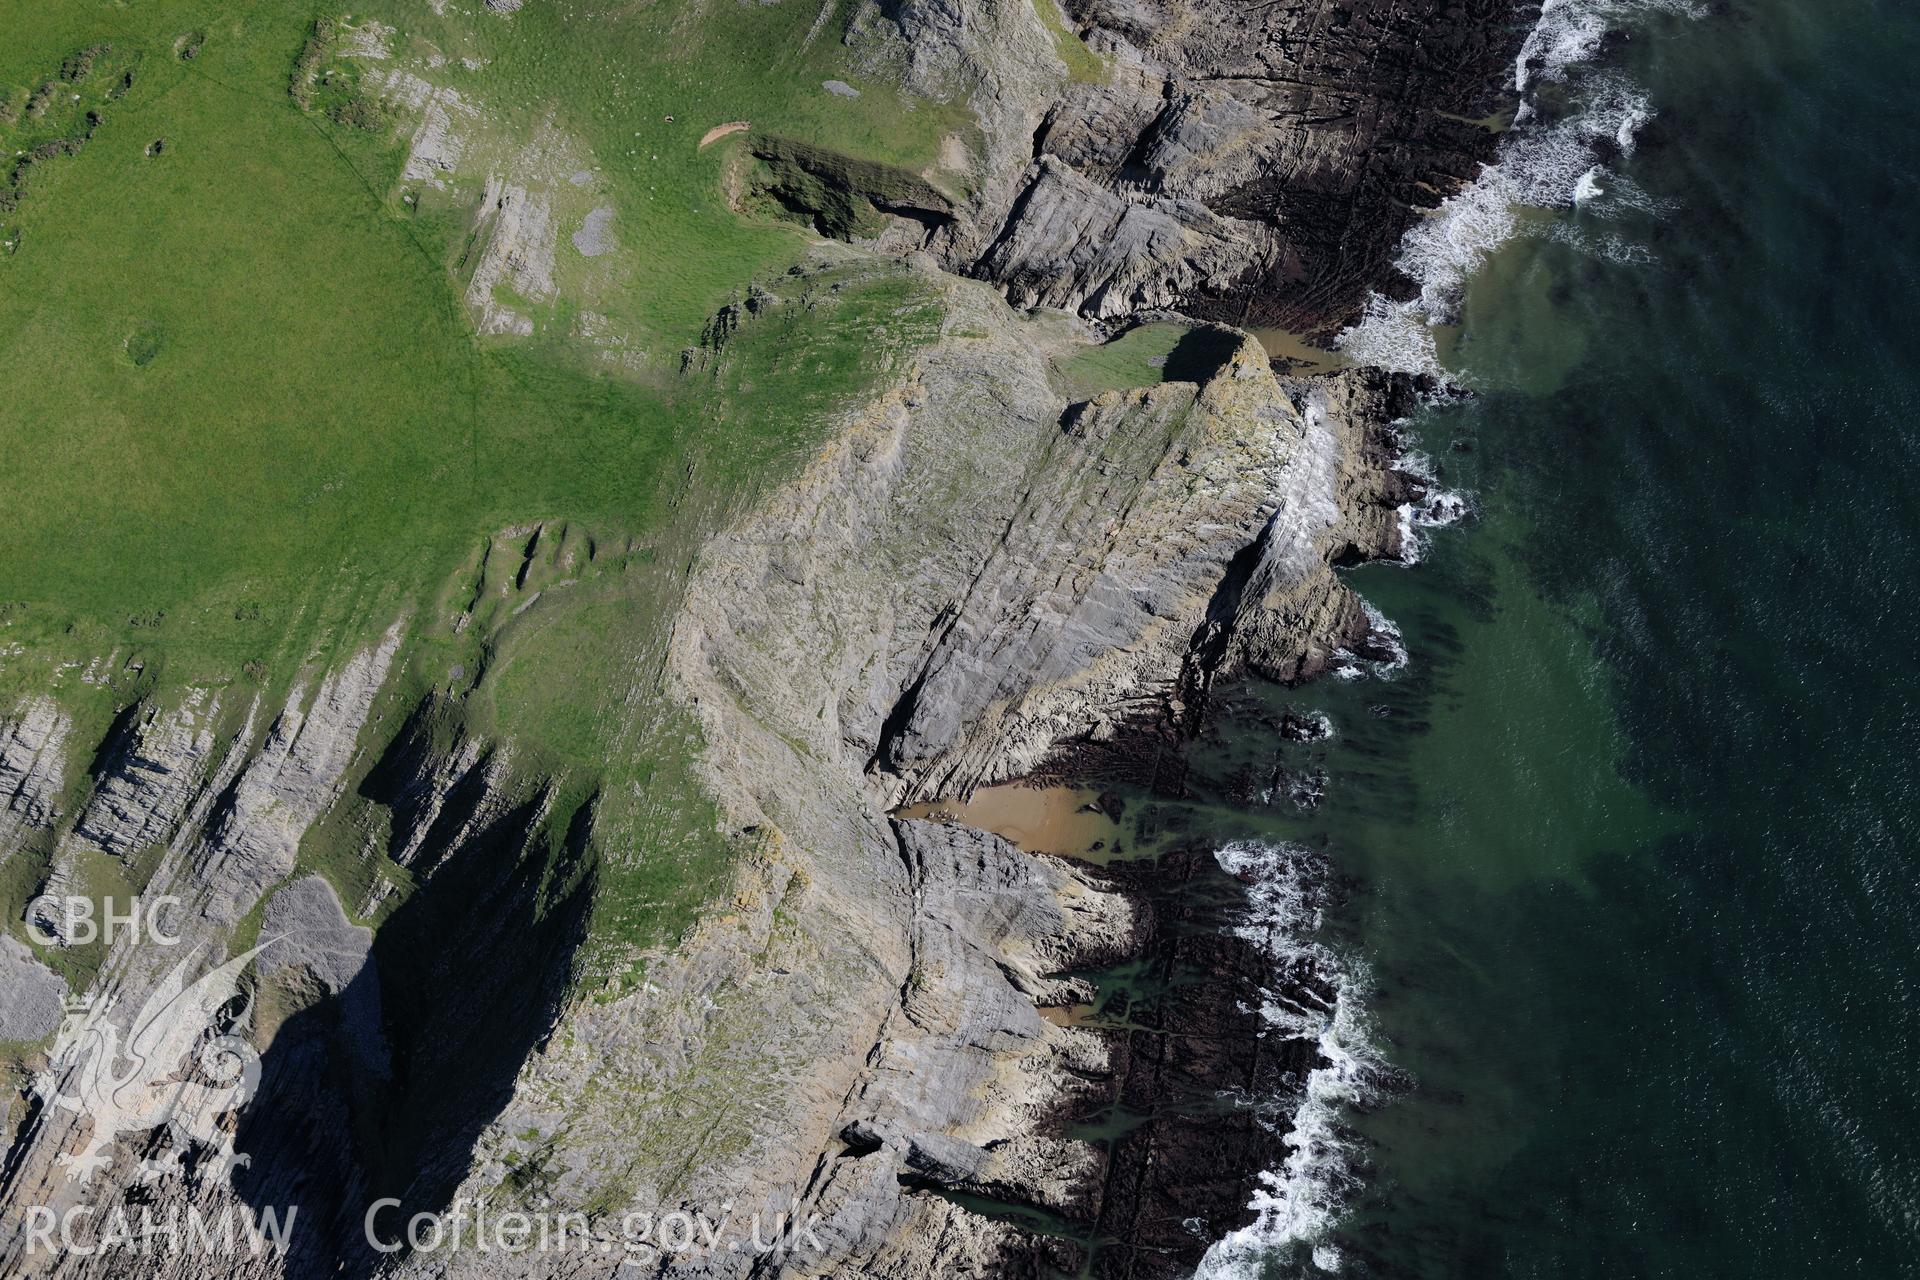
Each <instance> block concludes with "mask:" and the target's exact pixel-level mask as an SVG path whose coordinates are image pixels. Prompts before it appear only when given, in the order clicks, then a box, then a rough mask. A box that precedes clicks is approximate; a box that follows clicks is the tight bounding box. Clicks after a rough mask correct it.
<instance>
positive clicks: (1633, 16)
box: [1335, 0, 1698, 379]
mask: <svg viewBox="0 0 1920 1280" xmlns="http://www.w3.org/2000/svg"><path fill="white" fill-rule="evenodd" d="M1697 12H1698V10H1697V9H1696V7H1695V6H1694V4H1693V3H1692V2H1691V0H1546V2H1545V3H1544V4H1543V5H1542V6H1541V12H1540V21H1539V23H1538V24H1537V25H1536V26H1535V27H1534V29H1533V31H1532V32H1531V33H1530V34H1529V35H1528V36H1527V39H1526V42H1525V44H1524V45H1523V46H1522V48H1521V50H1520V55H1519V57H1518V58H1517V59H1516V60H1515V62H1514V71H1513V85H1514V88H1515V89H1516V90H1517V91H1518V92H1519V93H1520V94H1521V95H1522V99H1521V104H1520V109H1519V111H1518V113H1517V114H1516V116H1515V118H1514V125H1513V128H1512V130H1511V131H1510V132H1509V133H1508V134H1507V135H1506V137H1505V138H1504V139H1503V141H1502V145H1501V148H1500V155H1499V158H1498V159H1497V160H1496V161H1495V162H1494V163H1492V164H1490V165H1488V166H1486V168H1484V169H1482V170H1481V172H1480V176H1479V177H1478V178H1476V179H1475V180H1474V181H1473V182H1472V183H1471V184H1469V185H1468V186H1467V187H1465V188H1464V189H1462V190H1461V191H1459V192H1457V193H1456V194H1454V195H1453V196H1451V197H1449V198H1448V199H1447V200H1445V201H1444V202H1442V204H1441V205H1440V207H1439V208H1437V209H1435V210H1433V212H1431V213H1429V214H1428V215H1427V216H1426V217H1424V218H1423V219H1421V221H1419V222H1418V223H1416V224H1415V225H1414V226H1413V227H1412V228H1411V229H1409V230H1408V232H1407V234H1406V237H1405V238H1404V239H1403V240H1402V241H1401V245H1400V257H1399V258H1398V259H1397V260H1396V261H1395V263H1394V266H1395V268H1396V269H1397V270H1398V271H1399V272H1400V273H1401V274H1402V275H1405V276H1406V277H1408V278H1409V279H1411V280H1412V281H1413V282H1414V283H1415V284H1417V285H1419V287H1420V292H1419V294H1418V296H1416V297H1414V298H1412V299H1410V300H1408V301H1405V302H1395V301H1393V300H1392V299H1389V298H1387V297H1384V296H1382V295H1380V294H1377V293H1376V294H1374V295H1372V296H1371V297H1370V298H1368V300H1367V305H1366V309H1365V311H1364V313H1363V314H1362V315H1361V318H1360V319H1359V321H1358V322H1356V323H1355V324H1354V325H1353V327H1351V328H1349V329H1347V330H1346V331H1345V332H1344V333H1342V334H1341V335H1340V337H1339V338H1338V340H1337V341H1336V344H1335V345H1337V346H1338V347H1339V348H1340V350H1341V351H1343V352H1345V353H1346V354H1347V355H1348V356H1349V357H1351V358H1352V359H1354V360H1357V361H1359V362H1360V363H1362V364H1370V365H1376V366H1378V367H1380V368H1383V369H1390V370H1394V371H1396V372H1401V373H1421V374H1427V375H1429V376H1431V377H1434V378H1439V379H1444V378H1445V376H1446V375H1445V372H1444V370H1442V369H1441V367H1440V361H1439V357H1438V353H1437V351H1436V350H1435V347H1434V339H1433V332H1432V326H1434V325H1436V324H1441V325H1444V324H1452V323H1454V322H1455V321H1456V320H1457V319H1458V308H1459V303H1460V297H1461V294H1462V292H1463V291H1464V290H1465V288H1466V284H1467V281H1468V280H1469V279H1471V278H1472V276H1473V274H1474V273H1475V272H1476V271H1478V270H1479V269H1480V268H1481V267H1482V266H1483V265H1484V264H1485V263H1486V261H1487V259H1488V258H1489V257H1490V256H1491V255H1492V254H1493V252H1494V251H1495V250H1497V249H1498V248H1499V247H1500V246H1501V245H1503V244H1505V243H1506V242H1507V241H1509V240H1511V239H1513V238H1514V237H1515V236H1516V235H1520V234H1523V233H1525V232H1527V231H1529V230H1531V229H1534V228H1536V227H1537V226H1538V225H1539V224H1538V221H1537V220H1530V219H1529V218H1528V216H1527V215H1528V212H1529V211H1530V210H1545V209H1567V208H1572V207H1573V206H1575V205H1576V204H1578V205H1581V206H1582V207H1585V208H1592V207H1594V206H1595V204H1596V203H1597V202H1598V201H1599V200H1600V198H1601V197H1602V196H1609V195H1617V196H1619V197H1620V198H1621V199H1622V201H1623V203H1625V204H1627V205H1628V206H1630V207H1634V208H1650V207H1651V202H1650V201H1647V200H1646V198H1645V196H1644V194H1642V193H1639V192H1638V191H1637V189H1636V188H1633V187H1632V185H1631V184H1629V183H1624V182H1622V181H1620V180H1618V179H1615V178H1613V177H1612V176H1611V175H1610V174H1609V173H1608V171H1607V169H1606V167H1605V164H1604V162H1603V160H1602V152H1603V150H1605V149H1607V148H1609V147H1610V148H1613V149H1617V150H1618V151H1620V152H1621V153H1623V154H1624V153H1630V152H1631V151H1632V150H1633V144H1634V137H1635V135H1636V134H1638V132H1639V131H1640V129H1641V127H1642V126H1644V125H1645V124H1646V122H1647V121H1648V120H1650V119H1651V118H1652V117H1653V108H1652V106H1651V105H1650V104H1649V102H1648V100H1647V98H1646V95H1645V94H1643V93H1641V92H1640V91H1639V89H1637V88H1636V87H1635V86H1634V85H1633V84H1632V83H1630V82H1629V81H1628V80H1627V79H1626V78H1625V77H1623V76H1620V75H1617V74H1613V73H1610V72H1605V71H1601V70H1597V69H1594V68H1591V67H1587V66H1585V65H1584V64H1586V63H1587V62H1588V61H1589V60H1590V59H1592V58H1593V56H1594V55H1595V54H1596V53H1598V52H1599V51H1600V47H1601V44H1602V42H1603V41H1604V40H1605V38H1606V35H1607V32H1609V31H1611V30H1615V29H1617V28H1620V27H1623V26H1626V25H1629V24H1631V23H1632V22H1634V21H1635V20H1637V19H1639V18H1642V17H1644V16H1646V15H1649V14H1652V13H1679V14H1688V15H1691V14H1695V13H1697ZM1547 84H1555V85H1560V86H1563V88H1564V91H1565V95H1564V96H1565V99H1566V106H1565V107H1564V108H1563V113H1562V114H1559V115H1557V116H1556V117H1554V118H1551V119H1549V118H1547V116H1546V114H1545V112H1544V110H1543V109H1542V108H1541V107H1540V106H1539V105H1538V104H1537V103H1536V101H1535V100H1534V98H1532V97H1530V96H1528V95H1529V94H1530V93H1532V92H1533V91H1535V90H1537V89H1538V88H1539V87H1540V86H1542V85H1547ZM1602 243H1603V244H1606V243H1608V242H1606V241H1603V242H1602ZM1609 256H1612V255H1609ZM1616 260H1620V259H1618V258H1616Z"/></svg>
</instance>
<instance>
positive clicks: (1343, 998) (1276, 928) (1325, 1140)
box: [1194, 841, 1386, 1280]
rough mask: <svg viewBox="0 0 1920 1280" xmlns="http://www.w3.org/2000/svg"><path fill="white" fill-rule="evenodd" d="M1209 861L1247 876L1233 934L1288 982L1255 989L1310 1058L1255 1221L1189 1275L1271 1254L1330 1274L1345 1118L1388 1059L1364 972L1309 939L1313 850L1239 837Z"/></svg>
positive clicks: (1355, 1178)
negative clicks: (1378, 1039) (1314, 1061)
mask: <svg viewBox="0 0 1920 1280" xmlns="http://www.w3.org/2000/svg"><path fill="white" fill-rule="evenodd" d="M1214 857H1215V859H1216V860H1218V862H1219V863H1220V865H1221V866H1222V867H1223V868H1225V869H1226V870H1227V871H1228V872H1229V873H1231V874H1232V875H1234V876H1236V877H1238V878H1240V879H1241V880H1243V881H1245V882H1246V883H1247V888H1248V907H1247V912H1246V916H1245V918H1244V920H1243V922H1242V923H1241V924H1240V925H1239V926H1237V928H1236V929H1235V932H1236V933H1238V934H1239V935H1240V936H1241V937H1243V938H1246V939H1248V940H1249V941H1251V942H1253V943H1255V944H1256V945H1258V946H1259V947H1260V948H1261V949H1262V950H1263V951H1264V952H1266V954H1267V955H1268V956H1270V957H1271V958H1272V960H1273V962H1274V970H1275V972H1276V973H1282V974H1286V975H1288V978H1289V983H1288V985H1287V987H1285V988H1284V989H1276V990H1272V991H1268V992H1265V993H1263V996H1264V998H1263V1001H1262V1004H1261V1008H1260V1014H1261V1017H1262V1018H1263V1019H1264V1021H1265V1022H1266V1024H1267V1027H1268V1033H1269V1034H1271V1035H1277V1036H1282V1037H1285V1038H1287V1039H1292V1040H1302V1041H1309V1042H1311V1043H1313V1044H1314V1045H1315V1047H1316V1049H1317V1050H1318V1055H1319V1065H1317V1066H1315V1067H1314V1068H1312V1069H1311V1070H1310V1071H1309V1072H1308V1073H1307V1079H1306V1084H1305V1087H1304V1088H1303V1089H1302V1091H1301V1094H1300V1096H1299V1099H1298V1102H1297V1105H1295V1106H1294V1108H1293V1113H1292V1116H1291V1117H1290V1118H1289V1119H1288V1120H1287V1121H1286V1123H1287V1125H1288V1128H1287V1133H1286V1145H1287V1148H1288V1153H1287V1158H1286V1160H1285V1161H1284V1162H1283V1163H1282V1164H1281V1166H1280V1167H1279V1168H1277V1169H1271V1170H1267V1171H1266V1172H1264V1173H1262V1174H1261V1175H1260V1185H1259V1186H1258V1188H1257V1189H1256V1190H1255V1191H1254V1194H1253V1199H1252V1200H1251V1201H1250V1202H1249V1204H1248V1208H1250V1209H1251V1210H1252V1211H1253V1213H1254V1220H1253V1222H1251V1223H1249V1224H1248V1225H1247V1226H1245V1227H1243V1228H1241V1229H1240V1230H1238V1231H1234V1232H1232V1233H1231V1234H1229V1235H1227V1236H1226V1237H1224V1238H1223V1239H1221V1240H1219V1241H1216V1242H1215V1243H1214V1244H1213V1246H1212V1247H1211V1248H1209V1249H1208V1250H1207V1253H1206V1256H1205V1257H1204V1258H1203V1259H1202V1260H1201V1262H1200V1267H1199V1269H1198V1270H1197V1271H1196V1272H1195V1273H1194V1274H1195V1280H1250V1278H1251V1277H1256V1276H1261V1275H1264V1274H1266V1273H1267V1269H1268V1268H1269V1267H1270V1266H1271V1264H1273V1263H1274V1262H1276V1261H1297V1260H1301V1259H1302V1258H1303V1257H1304V1259H1308V1260H1311V1262H1312V1264H1313V1265H1314V1266H1315V1267H1317V1268H1319V1269H1320V1270H1322V1271H1337V1270H1339V1268H1340V1262H1341V1259H1340V1253H1339V1249H1338V1248H1337V1247H1336V1245H1335V1244H1334V1243H1333V1240H1332V1235H1333V1229H1334V1227H1335V1226H1337V1225H1338V1223H1339V1221H1340V1217H1341V1214H1342V1213H1343V1212H1344V1211H1345V1208H1346V1206H1347V1203H1348V1201H1349V1199H1350V1198H1351V1196H1352V1194H1353V1192H1354V1191H1355V1190H1357V1189H1358V1186H1359V1175H1358V1173H1357V1172H1356V1170H1355V1163H1356V1159H1357V1157H1358V1154H1359V1153H1358V1152H1357V1151H1356V1150H1355V1148H1354V1145H1353V1139H1352V1138H1351V1137H1350V1136H1349V1135H1348V1132H1347V1127H1346V1117H1347V1114H1348V1112H1349V1111H1350V1110H1351V1109H1352V1108H1353V1107H1354V1106H1356V1105H1359V1104H1363V1103H1365V1102H1367V1101H1368V1100H1370V1099H1371V1098H1373V1097H1375V1096H1376V1095H1378V1093H1379V1092H1380V1091H1381V1088H1382V1081H1384V1080H1385V1078H1386V1074H1385V1072H1386V1061H1385V1059H1384V1057H1383V1056H1382V1055H1381V1054H1380V1052H1379V1050H1378V1049H1377V1048H1376V1047H1375V1046H1374V1044H1373V1042H1372V1040H1371V1039H1370V1038H1369V1034H1368V1031H1369V1028H1368V1025H1367V1018H1366V1009H1365V993H1366V988H1367V980H1366V974H1365V971H1364V970H1363V969H1362V968H1361V967H1360V966H1358V965H1357V964H1356V963H1355V962H1353V961H1352V960H1349V959H1347V958H1346V957H1344V956H1342V955H1340V954H1339V953H1337V952H1335V951H1334V950H1333V949H1332V948H1330V947H1328V946H1327V945H1326V944H1325V943H1323V942H1321V941H1319V940H1318V938H1317V937H1316V936H1315V935H1316V934H1317V933H1318V932H1319V929H1320V925H1321V918H1322V914H1323V912H1324V909H1325V893H1326V885H1327V882H1328V875H1327V868H1326V866H1325V864H1324V862H1323V861H1322V860H1321V859H1320V858H1319V857H1318V856H1317V855H1315V854H1314V853H1313V852H1312V851H1311V850H1309V849H1305V848H1303V847H1301V846H1299V845H1288V844H1278V845H1273V844H1263V843H1260V842H1258V841H1239V842H1235V843H1233V844H1229V845H1227V846H1226V847H1224V848H1222V849H1220V850H1219V851H1218V852H1217V853H1215V855H1214ZM1303 975H1309V976H1308V977H1307V978H1306V980H1302V976H1303ZM1322 993H1325V994H1324V995H1323V994H1322Z"/></svg>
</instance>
